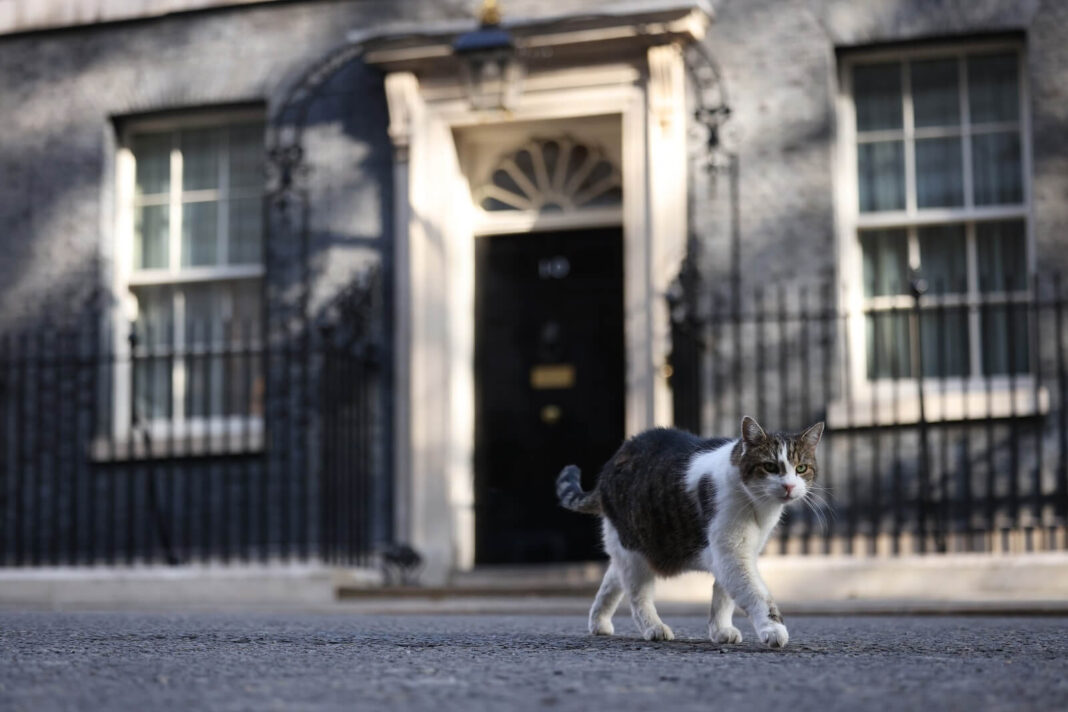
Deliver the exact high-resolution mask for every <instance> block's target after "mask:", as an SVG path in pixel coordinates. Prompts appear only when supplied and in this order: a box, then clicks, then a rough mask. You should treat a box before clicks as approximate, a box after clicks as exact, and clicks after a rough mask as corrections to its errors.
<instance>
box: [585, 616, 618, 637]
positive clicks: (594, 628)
mask: <svg viewBox="0 0 1068 712" xmlns="http://www.w3.org/2000/svg"><path fill="white" fill-rule="evenodd" d="M615 632H616V628H615V626H614V625H612V621H611V620H609V619H608V618H591V619H590V633H591V634H592V635H612V634H613V633H615Z"/></svg>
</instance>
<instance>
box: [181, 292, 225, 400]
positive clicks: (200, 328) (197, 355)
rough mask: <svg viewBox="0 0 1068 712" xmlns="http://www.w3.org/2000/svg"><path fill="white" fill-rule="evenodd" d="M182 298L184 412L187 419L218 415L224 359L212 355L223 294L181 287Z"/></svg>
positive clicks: (219, 339)
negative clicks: (184, 375)
mask: <svg viewBox="0 0 1068 712" xmlns="http://www.w3.org/2000/svg"><path fill="white" fill-rule="evenodd" d="M182 292H183V295H184V297H185V325H184V328H185V343H186V346H187V349H188V351H187V354H186V358H185V371H186V377H185V382H186V392H185V411H186V413H187V414H189V415H190V416H194V417H205V416H213V415H214V416H218V415H221V414H222V402H223V398H222V385H223V384H222V375H223V365H224V359H223V358H222V357H221V355H219V354H216V353H212V351H213V350H215V349H218V348H220V347H221V346H222V344H223V334H224V331H223V310H224V307H225V303H224V294H223V290H222V289H221V287H220V285H216V284H198V285H189V286H186V287H183V289H182Z"/></svg>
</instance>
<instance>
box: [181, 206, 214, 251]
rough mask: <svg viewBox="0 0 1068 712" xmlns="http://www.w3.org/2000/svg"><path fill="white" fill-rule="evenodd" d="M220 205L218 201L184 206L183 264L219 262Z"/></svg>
mask: <svg viewBox="0 0 1068 712" xmlns="http://www.w3.org/2000/svg"><path fill="white" fill-rule="evenodd" d="M218 232H219V225H218V207H217V204H216V203H213V202H206V203H186V204H185V205H183V206H182V266H183V267H204V266H208V265H214V264H217V262H218V255H219V249H218V244H219V240H218Z"/></svg>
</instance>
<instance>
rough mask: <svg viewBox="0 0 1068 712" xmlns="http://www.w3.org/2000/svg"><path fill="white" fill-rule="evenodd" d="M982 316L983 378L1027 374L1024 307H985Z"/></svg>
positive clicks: (1025, 312)
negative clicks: (984, 376)
mask: <svg viewBox="0 0 1068 712" xmlns="http://www.w3.org/2000/svg"><path fill="white" fill-rule="evenodd" d="M981 314H982V319H981V322H982V325H983V326H982V328H983V331H982V334H981V341H982V344H983V375H986V376H992V375H1001V374H1009V373H1026V372H1027V371H1028V370H1029V366H1028V358H1029V355H1028V343H1027V306H1026V305H1024V304H988V305H984V306H983V308H982V311H981Z"/></svg>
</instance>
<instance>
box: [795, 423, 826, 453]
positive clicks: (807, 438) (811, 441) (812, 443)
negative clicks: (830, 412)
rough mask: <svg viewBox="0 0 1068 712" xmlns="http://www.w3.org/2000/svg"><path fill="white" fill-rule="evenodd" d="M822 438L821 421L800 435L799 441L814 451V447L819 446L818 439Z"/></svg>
mask: <svg viewBox="0 0 1068 712" xmlns="http://www.w3.org/2000/svg"><path fill="white" fill-rule="evenodd" d="M822 437H823V421H822V420H821V421H820V422H818V423H816V424H815V425H813V426H812V427H810V428H809V429H808V430H806V431H805V432H803V433H801V437H800V440H801V442H803V443H804V444H805V446H806V447H808V448H810V449H812V450H815V449H816V446H817V445H819V444H820V438H822Z"/></svg>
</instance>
